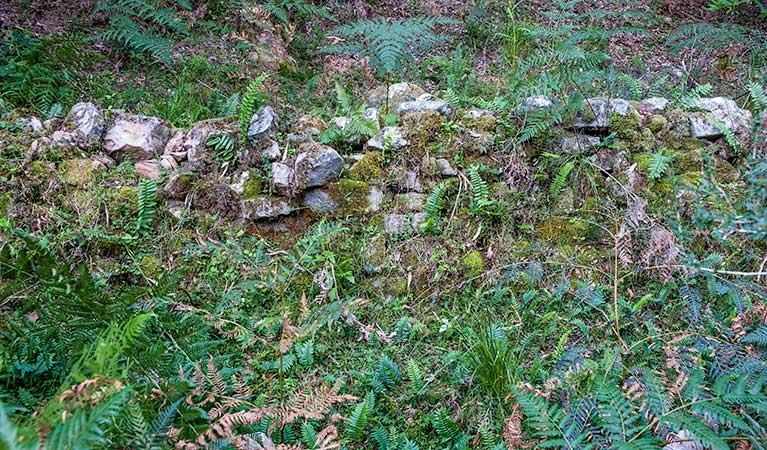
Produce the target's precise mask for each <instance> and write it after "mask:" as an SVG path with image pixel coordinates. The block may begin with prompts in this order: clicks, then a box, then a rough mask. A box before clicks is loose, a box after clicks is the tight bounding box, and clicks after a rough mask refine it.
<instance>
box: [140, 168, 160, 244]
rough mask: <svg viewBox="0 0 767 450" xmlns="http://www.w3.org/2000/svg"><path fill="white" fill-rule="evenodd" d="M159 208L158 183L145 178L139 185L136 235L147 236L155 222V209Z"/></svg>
mask: <svg viewBox="0 0 767 450" xmlns="http://www.w3.org/2000/svg"><path fill="white" fill-rule="evenodd" d="M156 207H157V182H155V180H150V179H148V178H143V179H142V180H141V182H140V183H139V192H138V220H137V222H136V234H137V235H138V236H143V235H146V234H147V233H148V232H149V231H150V230H151V226H152V221H153V220H154V213H155V208H156Z"/></svg>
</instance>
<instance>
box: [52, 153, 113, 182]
mask: <svg viewBox="0 0 767 450" xmlns="http://www.w3.org/2000/svg"><path fill="white" fill-rule="evenodd" d="M60 170H61V172H62V177H63V179H64V182H66V183H67V184H69V185H72V186H86V185H89V184H91V183H93V182H94V181H95V180H96V178H97V177H98V174H99V173H100V172H102V171H103V170H104V166H103V165H101V163H99V162H97V161H93V160H92V159H68V160H66V161H64V162H63V163H62V164H61V166H60Z"/></svg>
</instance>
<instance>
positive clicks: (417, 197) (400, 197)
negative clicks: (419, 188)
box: [394, 192, 426, 212]
mask: <svg viewBox="0 0 767 450" xmlns="http://www.w3.org/2000/svg"><path fill="white" fill-rule="evenodd" d="M394 206H395V207H396V208H397V210H398V211H401V212H410V211H421V210H423V209H424V208H425V207H426V194H419V193H417V192H407V193H405V194H397V195H396V196H395V197H394Z"/></svg>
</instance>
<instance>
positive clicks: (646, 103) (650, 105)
mask: <svg viewBox="0 0 767 450" xmlns="http://www.w3.org/2000/svg"><path fill="white" fill-rule="evenodd" d="M669 104H671V102H670V101H669V100H668V99H665V98H663V97H650V98H646V99H644V100H642V101H641V102H640V103H639V109H641V110H642V112H644V113H646V114H658V113H660V112H663V111H665V110H666V108H668V105H669Z"/></svg>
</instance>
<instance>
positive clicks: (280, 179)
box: [271, 163, 295, 196]
mask: <svg viewBox="0 0 767 450" xmlns="http://www.w3.org/2000/svg"><path fill="white" fill-rule="evenodd" d="M271 185H272V189H273V190H274V192H276V193H278V194H280V195H286V196H289V195H290V194H291V193H292V191H293V187H294V185H295V181H294V175H293V169H292V168H291V167H290V166H288V165H287V164H283V163H274V164H272V181H271Z"/></svg>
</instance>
